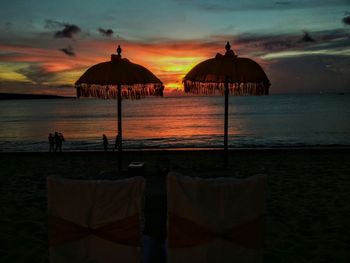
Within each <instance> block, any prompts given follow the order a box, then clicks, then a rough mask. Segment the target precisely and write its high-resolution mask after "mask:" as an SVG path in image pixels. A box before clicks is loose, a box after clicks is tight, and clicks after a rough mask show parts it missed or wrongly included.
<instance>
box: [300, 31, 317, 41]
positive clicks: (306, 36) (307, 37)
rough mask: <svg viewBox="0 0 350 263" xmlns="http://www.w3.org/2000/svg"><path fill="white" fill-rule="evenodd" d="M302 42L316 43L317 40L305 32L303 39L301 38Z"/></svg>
mask: <svg viewBox="0 0 350 263" xmlns="http://www.w3.org/2000/svg"><path fill="white" fill-rule="evenodd" d="M301 41H302V42H315V39H314V38H313V37H312V36H311V35H310V33H309V32H304V35H303V37H302V38H301Z"/></svg>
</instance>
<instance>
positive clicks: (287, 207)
mask: <svg viewBox="0 0 350 263" xmlns="http://www.w3.org/2000/svg"><path fill="white" fill-rule="evenodd" d="M131 161H142V162H145V168H146V169H145V172H144V173H143V176H144V177H145V178H146V203H145V229H144V233H145V234H148V235H152V236H154V237H156V238H157V237H158V238H160V239H161V238H165V236H166V191H165V179H166V174H167V171H179V172H181V173H183V174H185V175H189V176H202V177H218V176H225V177H247V176H250V175H253V174H266V175H267V176H268V191H267V193H268V196H267V200H266V201H267V202H266V204H267V217H266V230H267V232H266V246H265V250H264V262H282V261H283V262H349V260H350V252H349V244H350V220H349V218H350V178H349V176H350V149H348V148H343V149H341V148H333V149H332V148H331V149H327V148H314V149H307V148H303V149H237V150H231V151H230V152H229V167H228V168H227V169H225V170H223V169H222V161H223V158H222V152H221V151H218V150H171V151H169V150H168V151H167V150H163V151H161V150H155V151H126V152H124V154H123V163H124V169H123V171H122V172H121V173H120V172H118V167H117V165H118V158H117V153H116V152H107V153H105V152H70V153H0V170H1V185H0V189H1V197H0V207H1V218H0V221H1V222H0V226H1V236H0V239H1V240H0V242H1V244H2V246H1V248H0V250H1V251H0V252H1V253H0V255H1V256H0V261H1V262H32V261H33V262H47V261H48V245H47V198H46V177H47V176H49V175H54V176H58V177H63V178H75V179H118V178H126V177H129V176H130V175H129V174H128V172H127V164H128V163H130V162H131Z"/></svg>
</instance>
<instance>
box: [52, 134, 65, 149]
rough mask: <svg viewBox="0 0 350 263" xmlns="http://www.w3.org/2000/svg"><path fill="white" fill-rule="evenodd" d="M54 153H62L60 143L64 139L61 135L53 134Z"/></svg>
mask: <svg viewBox="0 0 350 263" xmlns="http://www.w3.org/2000/svg"><path fill="white" fill-rule="evenodd" d="M54 139H55V152H57V151H59V152H62V142H64V141H65V140H64V137H63V134H62V133H58V132H55V137H54Z"/></svg>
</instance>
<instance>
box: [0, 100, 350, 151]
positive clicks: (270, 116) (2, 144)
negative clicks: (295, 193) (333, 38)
mask: <svg viewBox="0 0 350 263" xmlns="http://www.w3.org/2000/svg"><path fill="white" fill-rule="evenodd" d="M223 103H224V98H223V97H183V98H181V97H173V98H169V97H165V98H146V99H143V100H134V101H131V100H124V101H123V139H124V142H123V143H124V147H125V148H129V149H135V148H192V147H195V148H197V147H199V148H217V147H221V146H222V144H223V110H224V109H223ZM116 105H117V104H116V101H115V100H95V99H79V100H78V99H66V100H18V101H1V109H0V123H1V126H0V151H47V150H48V143H47V136H48V134H49V132H54V131H59V132H62V133H63V134H64V136H65V138H66V142H65V143H64V146H63V149H64V150H65V151H78V150H102V148H103V147H102V134H103V133H105V134H106V135H107V137H108V138H109V142H110V147H112V144H113V143H114V137H115V135H116V127H117V118H116V116H117V106H116ZM349 105H350V96H349V95H343V96H341V95H271V96H265V97H230V106H229V145H230V147H283V146H335V145H346V146H349V145H350V106H349Z"/></svg>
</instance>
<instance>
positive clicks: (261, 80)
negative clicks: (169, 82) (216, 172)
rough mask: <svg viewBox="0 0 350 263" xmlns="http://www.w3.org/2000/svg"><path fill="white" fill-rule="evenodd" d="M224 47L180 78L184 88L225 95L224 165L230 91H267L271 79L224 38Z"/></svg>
mask: <svg viewBox="0 0 350 263" xmlns="http://www.w3.org/2000/svg"><path fill="white" fill-rule="evenodd" d="M225 49H226V53H225V55H222V54H219V53H218V54H216V56H215V58H211V59H208V60H205V61H203V62H201V63H199V64H197V65H196V66H195V67H194V68H193V69H191V71H190V72H188V73H187V75H186V76H185V77H184V80H183V82H184V88H185V92H190V93H194V94H206V95H214V94H215V93H221V94H224V95H225V125H224V149H225V166H226V165H227V149H228V148H227V138H228V97H229V95H230V94H231V95H234V96H239V95H240V96H242V95H243V96H244V95H268V94H269V87H270V81H269V79H268V78H267V76H266V74H265V72H264V70H263V69H262V68H261V66H260V65H259V64H258V63H256V62H255V61H253V60H251V59H249V58H241V57H238V56H237V55H235V53H234V52H233V51H232V50H231V45H230V43H229V42H227V44H226V46H225Z"/></svg>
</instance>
